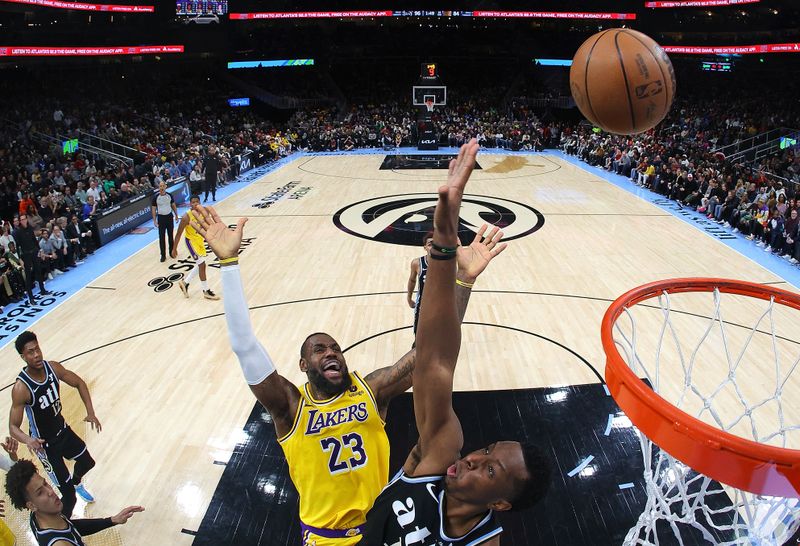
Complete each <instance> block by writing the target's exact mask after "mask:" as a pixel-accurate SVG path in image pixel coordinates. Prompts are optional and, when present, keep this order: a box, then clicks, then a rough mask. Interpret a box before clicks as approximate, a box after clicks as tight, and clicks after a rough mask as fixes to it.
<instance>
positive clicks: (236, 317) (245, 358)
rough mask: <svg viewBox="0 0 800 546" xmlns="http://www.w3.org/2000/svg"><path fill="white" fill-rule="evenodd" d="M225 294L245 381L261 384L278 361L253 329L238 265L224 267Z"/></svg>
mask: <svg viewBox="0 0 800 546" xmlns="http://www.w3.org/2000/svg"><path fill="white" fill-rule="evenodd" d="M222 295H223V298H222V301H223V303H224V304H225V321H226V322H227V323H228V339H229V340H230V343H231V348H232V349H233V352H234V353H236V357H237V358H238V359H239V365H240V366H241V367H242V373H243V374H244V379H245V381H247V383H248V385H258V384H259V383H261V382H262V381H264V380H265V379H266V378H267V377H268V376H269V375H270V374H271V373H273V372H274V371H275V365H274V364H273V363H272V359H271V358H270V357H269V354H267V351H266V349H264V347H263V346H262V345H261V343H259V341H258V340H257V339H256V335H255V333H253V326H252V325H251V324H250V311H249V310H248V308H247V301H246V300H245V299H244V288H243V287H242V277H241V275H240V273H239V266H238V265H232V266H228V267H223V268H222Z"/></svg>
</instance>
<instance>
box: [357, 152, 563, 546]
mask: <svg viewBox="0 0 800 546" xmlns="http://www.w3.org/2000/svg"><path fill="white" fill-rule="evenodd" d="M477 153H478V143H477V141H476V140H475V139H472V140H471V141H470V142H469V143H467V144H465V145H464V146H462V147H461V150H460V151H459V154H458V158H457V159H455V160H453V161H452V162H451V163H450V169H449V172H448V177H447V184H446V185H445V186H442V187H440V188H439V200H438V203H437V205H436V211H435V213H434V233H433V245H432V249H431V251H430V256H429V257H430V258H431V259H430V261H429V262H428V274H427V278H426V280H425V292H424V295H423V300H422V309H421V311H420V319H419V329H418V331H417V347H416V348H417V366H416V370H415V372H414V414H415V419H416V422H417V428H418V429H419V436H420V437H419V441H418V442H417V445H416V446H415V447H414V449H413V450H412V451H411V454H410V455H409V456H408V459H406V462H405V464H404V465H403V469H402V471H401V472H399V473H398V475H397V476H396V477H395V479H394V480H392V481H391V482H390V483H389V485H387V486H386V487H385V488H384V490H383V491H382V492H381V494H380V495H379V496H378V498H377V499H376V500H375V504H374V505H373V507H372V509H371V510H370V511H369V513H368V514H367V523H366V525H365V526H364V529H363V533H362V540H361V542H360V543H359V545H360V546H361V545H365V546H406V545H414V546H439V545H448V546H473V545H478V544H494V545H498V544H499V543H500V533H501V532H502V527H500V526H499V525H498V523H497V522H496V521H495V518H494V512H495V511H503V510H510V509H512V508H515V509H517V508H521V507H525V506H527V505H530V504H532V503H533V502H536V501H537V500H538V499H539V498H541V497H542V496H543V495H544V493H545V491H546V490H547V487H548V485H549V481H550V477H549V475H550V471H549V464H548V462H547V459H546V458H545V457H544V456H543V455H541V454H540V452H539V451H538V450H537V449H536V448H534V447H524V446H522V445H521V444H520V443H519V442H497V443H494V444H492V445H490V446H488V447H486V448H484V449H481V450H478V451H475V452H473V453H470V454H468V455H467V456H466V457H461V456H460V451H461V448H462V447H463V444H464V434H463V431H462V429H461V423H460V422H459V420H458V417H457V416H456V414H455V412H454V411H453V404H452V394H453V376H454V372H455V367H456V361H457V360H458V352H459V348H460V345H461V325H460V322H459V320H458V316H457V314H456V305H455V286H456V276H455V273H456V267H455V262H454V261H452V258H454V257H455V255H456V247H457V246H458V220H459V208H460V206H461V198H462V195H463V192H464V187H465V186H466V183H467V180H468V179H469V175H470V174H471V173H472V169H473V167H474V165H475V157H476V155H477ZM479 235H483V233H481V232H479ZM497 235H498V236H497V237H495V233H494V232H492V233H490V234H489V235H488V236H487V238H488V239H489V241H488V242H486V240H484V244H485V248H486V249H487V250H488V251H489V252H491V254H492V255H497V254H499V253H500V252H502V251H503V249H504V248H505V244H497V241H499V236H500V234H497Z"/></svg>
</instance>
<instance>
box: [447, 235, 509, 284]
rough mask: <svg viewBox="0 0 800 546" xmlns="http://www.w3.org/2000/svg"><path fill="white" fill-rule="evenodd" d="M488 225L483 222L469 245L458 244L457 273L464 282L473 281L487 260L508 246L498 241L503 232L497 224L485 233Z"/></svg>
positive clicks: (486, 264)
mask: <svg viewBox="0 0 800 546" xmlns="http://www.w3.org/2000/svg"><path fill="white" fill-rule="evenodd" d="M488 227H489V226H488V225H487V224H483V225H482V226H481V228H480V229H479V230H478V232H477V233H476V234H475V238H474V239H473V240H472V243H470V245H469V246H459V247H458V251H457V252H456V260H457V261H458V275H459V277H461V278H462V280H464V281H466V282H470V283H471V282H475V279H476V278H477V277H478V275H480V274H481V273H483V271H484V269H486V266H488V265H489V262H491V261H492V260H493V259H494V258H495V257H496V256H497V255H498V254H500V253H501V252H503V251H504V250H505V249H506V247H507V246H508V244H507V243H500V240H501V239H502V238H503V232H502V231H500V228H498V227H497V226H493V227H492V230H491V231H490V232H489V234H488V235H485V233H486V230H487V229H488Z"/></svg>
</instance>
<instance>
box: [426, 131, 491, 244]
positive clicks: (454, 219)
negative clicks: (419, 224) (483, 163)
mask: <svg viewBox="0 0 800 546" xmlns="http://www.w3.org/2000/svg"><path fill="white" fill-rule="evenodd" d="M479 148H480V147H479V146H478V141H477V140H476V139H474V138H473V139H472V140H470V141H469V142H467V143H466V144H464V145H463V146H461V149H460V150H459V151H458V157H456V158H455V159H453V160H451V161H450V168H449V169H448V171H447V184H445V185H444V186H440V187H439V200H438V202H437V203H436V211H435V212H434V215H433V233H434V237H435V239H436V244H438V245H443V246H457V245H458V217H459V213H460V210H461V198H462V197H463V195H464V188H465V187H466V186H467V180H469V175H470V174H472V170H473V169H474V168H475V158H476V157H477V155H478V149H479Z"/></svg>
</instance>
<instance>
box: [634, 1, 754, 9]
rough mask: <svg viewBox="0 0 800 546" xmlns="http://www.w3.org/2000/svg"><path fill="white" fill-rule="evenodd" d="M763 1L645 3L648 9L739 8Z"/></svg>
mask: <svg viewBox="0 0 800 546" xmlns="http://www.w3.org/2000/svg"><path fill="white" fill-rule="evenodd" d="M759 2H761V0H673V1H663V2H645V3H644V7H646V8H715V7H718V6H739V5H742V4H758V3H759Z"/></svg>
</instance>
